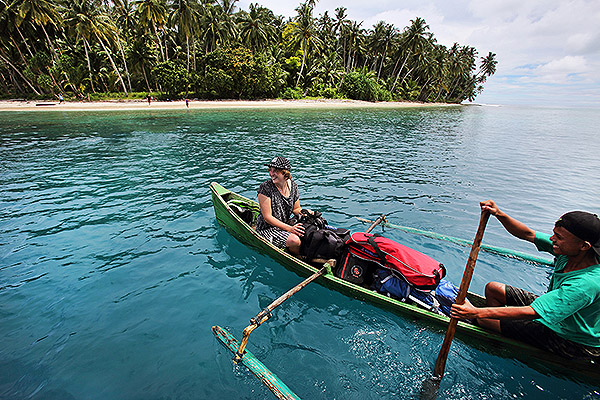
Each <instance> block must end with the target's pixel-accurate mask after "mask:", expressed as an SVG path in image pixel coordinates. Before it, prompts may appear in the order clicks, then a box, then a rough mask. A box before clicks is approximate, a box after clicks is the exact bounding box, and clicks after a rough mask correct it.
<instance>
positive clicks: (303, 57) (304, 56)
mask: <svg viewBox="0 0 600 400" xmlns="http://www.w3.org/2000/svg"><path fill="white" fill-rule="evenodd" d="M305 60H306V51H303V52H302V66H301V67H300V72H299V73H298V79H297V80H296V87H298V83H300V78H301V77H302V71H304V61H305Z"/></svg>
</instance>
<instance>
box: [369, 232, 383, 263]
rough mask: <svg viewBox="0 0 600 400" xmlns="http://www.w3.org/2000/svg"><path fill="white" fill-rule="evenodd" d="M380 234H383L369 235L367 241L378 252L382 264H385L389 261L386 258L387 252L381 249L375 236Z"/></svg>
mask: <svg viewBox="0 0 600 400" xmlns="http://www.w3.org/2000/svg"><path fill="white" fill-rule="evenodd" d="M379 236H381V235H378V234H374V235H372V236H369V237H368V238H367V242H368V243H369V244H370V245H371V247H373V249H374V250H375V252H376V253H377V256H378V257H379V259H380V260H381V264H382V265H385V264H386V263H387V260H386V259H385V254H384V253H383V251H381V249H380V248H379V246H378V245H377V243H375V238H376V237H379Z"/></svg>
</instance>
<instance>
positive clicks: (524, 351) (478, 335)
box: [210, 182, 600, 382]
mask: <svg viewBox="0 0 600 400" xmlns="http://www.w3.org/2000/svg"><path fill="white" fill-rule="evenodd" d="M210 190H211V193H212V202H213V206H214V209H215V216H216V218H217V220H218V221H219V223H220V224H221V225H222V226H223V227H224V228H225V229H226V230H227V231H228V232H229V233H231V234H232V235H233V236H234V237H235V238H237V239H238V240H239V241H241V242H242V243H243V244H245V245H247V246H250V247H253V248H255V249H256V250H258V251H259V252H261V253H263V254H266V255H268V256H269V257H271V258H272V259H274V260H275V261H277V262H278V263H280V264H282V265H283V266H284V267H286V268H287V269H289V270H290V271H293V272H295V273H297V274H298V275H300V276H302V277H308V276H310V275H312V274H314V273H315V272H317V271H318V270H319V268H320V267H321V266H319V265H317V264H315V265H311V264H309V263H307V262H304V261H302V260H300V259H299V258H297V257H295V256H293V255H291V254H289V253H287V252H285V251H283V250H281V249H279V248H277V247H275V246H273V245H272V244H271V243H270V242H268V241H267V240H265V239H264V238H263V237H261V236H260V235H258V233H256V231H255V230H254V229H253V228H252V227H251V226H250V225H248V224H247V223H246V222H244V221H243V220H242V218H241V217H240V216H239V215H238V213H236V212H235V211H234V210H233V208H232V207H231V206H230V205H232V204H235V205H236V206H238V207H239V206H240V205H243V207H244V208H245V209H248V210H251V211H252V212H253V213H258V212H259V208H258V203H257V202H255V201H253V200H250V199H248V198H246V197H244V196H241V195H239V194H237V193H235V192H232V191H231V190H228V189H226V188H224V187H223V186H221V185H220V184H218V183H216V182H213V183H211V185H210ZM233 207H235V206H233ZM316 282H318V283H319V284H321V285H323V286H325V287H327V288H329V289H333V290H336V291H338V292H340V293H343V294H345V295H347V296H350V297H353V298H355V299H359V300H362V301H366V302H368V303H371V304H373V305H376V306H378V307H380V308H382V309H386V310H389V311H392V312H394V313H396V314H400V315H405V316H410V317H413V318H417V319H422V320H426V321H429V322H431V323H433V324H435V325H437V326H439V327H440V328H442V329H443V328H445V327H447V325H448V322H449V320H450V319H449V318H448V317H446V316H444V315H440V314H436V313H433V312H431V311H428V310H425V309H423V308H420V307H418V306H416V305H413V304H408V303H404V302H402V301H399V300H396V299H394V298H391V297H388V296H385V295H383V294H380V293H377V292H375V291H373V290H370V289H368V288H365V287H362V286H360V285H356V284H353V283H351V282H348V281H345V280H343V279H341V278H338V277H336V276H334V275H333V274H325V275H322V276H321V277H319V278H318V279H317V280H316ZM467 298H468V300H469V301H470V302H471V303H472V304H473V305H475V306H484V305H485V299H484V298H483V297H482V296H479V295H477V294H474V293H471V292H469V293H468V294H467ZM456 335H457V337H458V338H460V339H461V340H463V342H466V341H467V340H468V339H469V338H470V339H471V343H469V344H475V345H476V346H477V348H478V349H481V350H483V351H487V352H491V353H494V354H496V355H500V356H504V357H510V358H517V359H519V360H521V361H523V362H525V363H527V364H528V365H530V366H532V367H534V368H536V369H541V370H542V372H544V371H548V372H550V371H552V372H556V373H558V374H560V375H566V376H568V377H570V378H576V379H578V380H580V379H581V378H582V377H588V378H593V381H592V382H594V381H595V382H598V379H600V368H599V366H598V364H596V363H594V362H593V361H589V360H569V359H565V358H563V357H559V356H557V355H555V354H552V353H550V352H547V351H544V350H541V349H539V348H536V347H533V346H531V345H528V344H526V343H522V342H519V341H516V340H513V339H510V338H507V337H504V336H502V335H500V334H497V333H495V332H491V331H488V330H485V329H482V328H480V327H478V326H475V325H472V324H468V323H465V322H459V323H458V326H457V330H456ZM473 338H474V339H476V341H475V342H474V343H473V341H472V339H473ZM548 367H549V368H550V369H548Z"/></svg>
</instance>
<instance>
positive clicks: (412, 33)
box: [391, 17, 431, 91]
mask: <svg viewBox="0 0 600 400" xmlns="http://www.w3.org/2000/svg"><path fill="white" fill-rule="evenodd" d="M410 22H411V25H410V26H409V27H407V28H406V29H405V30H404V33H403V36H402V39H401V47H402V48H403V50H405V52H404V53H405V57H404V61H403V62H402V66H401V67H400V69H399V70H398V75H396V80H395V81H394V84H393V85H392V89H391V90H392V91H393V90H394V88H395V87H396V83H397V82H398V78H399V77H400V73H401V72H402V70H403V69H404V66H405V65H406V62H407V61H408V59H409V58H410V57H413V56H414V55H415V54H417V53H418V52H419V51H421V50H422V49H423V48H424V47H425V46H426V45H427V43H428V41H429V39H430V38H431V33H430V32H427V30H428V29H429V25H427V23H426V22H425V20H424V19H423V18H420V17H417V18H415V19H413V20H411V21H410ZM409 72H410V71H409ZM407 76H408V73H407V74H406V75H404V78H403V79H402V81H404V79H406V77H407ZM401 83H402V82H401Z"/></svg>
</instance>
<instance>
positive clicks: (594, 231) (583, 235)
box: [556, 211, 600, 256]
mask: <svg viewBox="0 0 600 400" xmlns="http://www.w3.org/2000/svg"><path fill="white" fill-rule="evenodd" d="M556 226H562V227H563V228H565V229H566V230H568V231H569V232H571V233H572V234H573V235H575V236H577V237H578V238H579V239H581V240H585V241H586V242H589V243H590V244H591V245H592V249H594V251H595V252H596V254H598V256H600V218H598V216H597V215H596V214H592V213H589V212H585V211H571V212H568V213H566V214H565V215H563V216H562V217H560V218H559V219H558V221H556Z"/></svg>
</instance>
